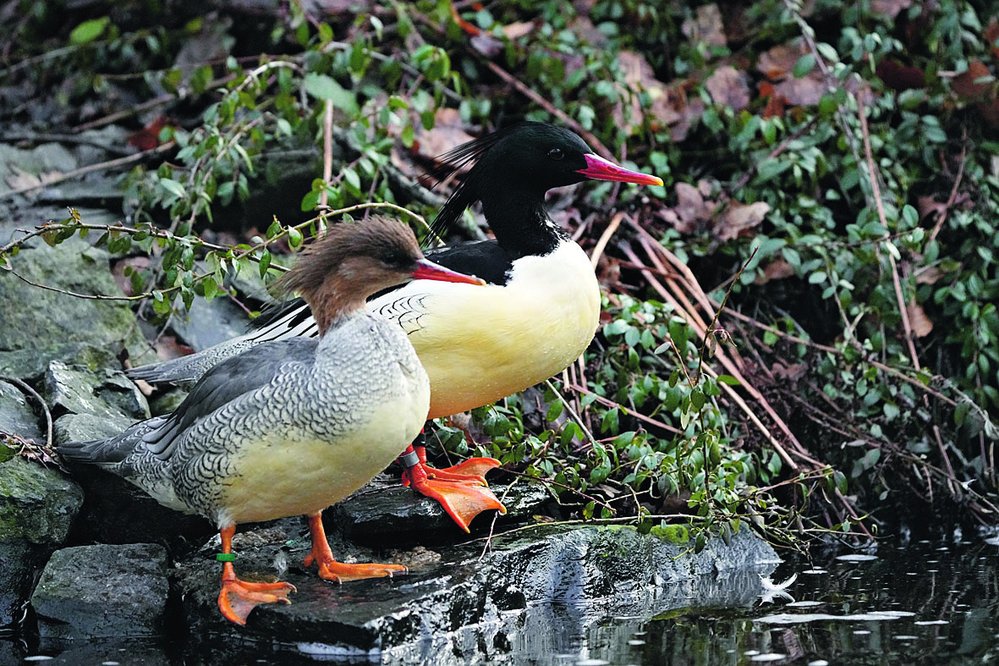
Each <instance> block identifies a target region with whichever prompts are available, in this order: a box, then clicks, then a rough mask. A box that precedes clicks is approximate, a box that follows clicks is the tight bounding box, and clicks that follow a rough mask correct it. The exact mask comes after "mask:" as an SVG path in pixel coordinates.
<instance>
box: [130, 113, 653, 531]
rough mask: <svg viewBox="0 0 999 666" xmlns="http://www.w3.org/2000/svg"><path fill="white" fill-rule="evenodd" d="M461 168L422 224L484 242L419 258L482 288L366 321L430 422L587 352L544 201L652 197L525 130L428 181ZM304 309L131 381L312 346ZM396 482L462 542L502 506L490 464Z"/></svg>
mask: <svg viewBox="0 0 999 666" xmlns="http://www.w3.org/2000/svg"><path fill="white" fill-rule="evenodd" d="M465 167H470V169H469V171H468V172H467V174H466V175H465V177H464V178H463V180H462V182H461V184H460V185H459V186H458V187H457V189H455V191H454V193H453V194H452V195H451V196H450V198H449V199H448V200H447V202H446V203H445V205H444V207H443V208H442V209H441V211H440V213H439V214H438V216H437V218H436V220H435V221H434V224H433V231H434V232H436V233H437V235H441V234H442V232H444V231H445V230H447V229H448V228H449V227H450V226H452V225H453V224H454V222H455V221H456V220H457V218H458V217H459V216H460V215H461V214H462V213H463V212H464V210H465V209H466V208H467V207H468V206H470V205H472V204H474V203H475V202H476V201H481V202H482V212H483V214H484V215H485V217H486V220H487V221H488V223H489V226H490V227H491V228H492V230H493V233H494V235H495V240H485V241H477V242H469V243H459V244H456V245H449V246H445V247H440V248H435V249H431V250H427V251H426V255H427V257H429V258H432V259H433V260H434V261H436V262H437V263H439V264H441V265H443V266H447V267H449V268H451V269H453V270H457V271H462V272H466V273H471V274H474V275H477V276H478V277H481V278H484V279H485V280H487V281H488V282H489V283H490V284H489V286H487V287H485V288H476V289H472V288H468V287H466V286H465V285H459V284H444V283H439V282H423V281H415V282H410V283H409V284H407V285H405V286H404V287H401V288H399V289H395V290H392V291H390V292H388V293H385V294H381V295H379V296H378V297H377V298H374V299H372V300H371V301H370V302H369V303H368V309H369V311H371V312H376V313H378V314H380V315H382V316H384V317H386V318H388V319H390V320H392V321H394V322H396V323H397V324H398V325H399V326H400V327H402V329H403V330H405V331H406V333H407V334H408V335H409V339H410V342H412V343H413V346H414V347H415V348H416V352H417V354H418V355H419V357H420V360H421V362H422V363H423V366H424V367H425V368H426V370H427V374H428V375H429V376H430V387H431V392H430V411H429V414H428V416H427V418H428V419H432V418H438V417H442V416H449V415H451V414H456V413H459V412H463V411H466V410H469V409H472V408H474V407H480V406H482V405H485V404H489V403H490V402H494V401H496V400H499V399H501V398H503V397H505V396H507V395H510V394H512V393H516V392H518V391H522V390H524V389H526V388H528V387H530V386H533V385H534V384H537V383H538V382H541V381H544V380H545V379H548V378H549V377H551V376H553V375H555V374H557V373H559V372H561V371H562V370H564V369H565V368H566V367H567V366H568V365H569V364H570V363H572V362H573V361H574V360H576V359H577V358H578V357H579V356H580V354H582V353H583V351H584V350H585V349H586V347H587V346H588V345H589V343H590V340H592V339H593V335H594V333H595V332H596V328H597V324H598V319H599V314H600V289H599V286H598V284H597V279H596V276H595V274H594V271H593V267H592V266H591V264H590V260H589V258H588V257H587V256H586V253H584V252H583V250H582V248H580V247H579V245H577V244H576V243H575V242H574V241H573V240H572V239H570V238H569V237H568V235H567V234H566V233H565V232H564V231H563V230H562V229H561V228H560V227H559V226H558V225H557V224H556V223H555V222H554V221H553V220H552V219H551V218H550V217H549V216H548V212H547V210H546V208H545V193H546V192H547V191H548V190H550V189H552V188H554V187H560V186H564V185H572V184H574V183H579V182H582V181H583V180H587V179H590V180H607V181H619V182H625V183H638V184H644V185H662V184H663V182H662V180H661V179H660V178H657V177H656V176H651V175H647V174H643V173H638V172H636V171H631V170H629V169H625V168H623V167H620V166H618V165H616V164H614V163H613V162H610V161H608V160H606V159H604V158H602V157H599V156H598V155H596V154H594V153H593V151H592V150H591V149H590V148H589V146H587V145H586V143H585V142H584V141H583V140H582V139H580V138H579V137H578V136H577V135H576V134H574V133H573V132H571V131H569V130H567V129H563V128H560V127H556V126H553V125H548V124H545V123H536V122H525V123H521V124H519V125H514V126H512V127H509V128H507V129H503V130H500V131H498V132H495V133H493V134H489V135H487V136H484V137H482V138H480V139H477V140H474V141H471V142H469V143H466V144H463V145H462V146H459V147H458V148H456V149H455V150H453V151H451V152H450V153H447V154H445V155H443V156H442V158H441V166H440V167H439V168H438V169H437V170H435V173H434V175H435V176H437V177H438V178H439V179H443V178H444V177H445V176H447V175H449V174H452V173H455V172H457V171H459V170H460V169H463V168H465ZM315 333H316V325H315V322H314V321H313V320H312V318H311V317H310V316H309V313H308V310H307V309H306V308H305V307H304V306H293V308H291V309H289V310H287V311H285V312H284V313H282V314H281V315H279V316H278V317H276V318H274V319H273V320H271V321H270V322H269V323H268V324H266V325H265V326H264V327H262V328H260V329H258V330H255V331H253V332H251V333H249V334H247V335H244V336H242V337H239V338H235V339H233V340H230V341H227V342H223V343H221V344H219V345H216V346H215V347H211V348H209V349H206V350H204V351H202V352H199V353H197V354H193V355H191V356H185V357H183V358H179V359H174V360H172V361H166V362H163V363H158V364H155V365H150V366H144V367H141V368H136V369H133V370H132V371H131V372H130V373H129V374H130V375H131V376H132V377H133V378H136V379H144V380H146V381H150V382H154V383H155V382H178V381H186V380H191V379H195V378H197V377H198V376H199V375H200V374H201V373H202V372H204V371H205V369H207V368H210V367H212V366H213V365H214V364H215V363H217V362H218V361H219V360H220V359H223V358H227V357H228V356H229V355H231V354H233V353H239V352H240V351H242V350H244V349H247V348H249V347H252V346H253V345H255V344H258V343H260V342H263V341H266V340H275V339H284V338H286V337H288V336H309V335H315ZM402 461H403V464H404V465H405V467H406V471H405V472H404V473H403V481H404V483H406V484H407V485H411V486H412V487H413V488H414V489H415V490H417V491H418V492H420V493H422V494H424V495H426V496H428V497H432V498H434V499H436V500H437V501H438V502H440V503H441V505H442V506H443V508H444V509H445V510H446V511H447V512H448V514H449V515H450V516H451V517H452V518H453V519H454V520H455V522H457V523H458V525H459V526H461V527H462V528H463V529H464V530H465V531H468V523H469V522H470V521H471V519H472V518H474V517H475V516H476V515H477V514H478V513H479V512H481V511H483V510H485V509H488V508H499V509H501V510H502V508H501V507H502V505H501V504H500V503H499V502H498V500H496V498H495V496H494V495H493V494H492V492H491V491H489V490H488V488H484V487H482V486H485V479H484V478H483V475H484V474H485V473H486V471H488V470H489V469H491V468H492V467H495V466H497V465H498V464H499V462H498V461H496V460H493V459H491V458H473V459H472V460H468V461H465V462H464V463H461V464H459V465H456V466H454V467H451V468H447V469H445V470H436V469H434V468H432V467H429V466H427V465H426V453H425V450H424V448H423V447H422V446H417V447H415V450H414V449H413V448H407V450H406V453H405V454H404V455H403V457H402Z"/></svg>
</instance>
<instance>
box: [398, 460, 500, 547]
mask: <svg viewBox="0 0 999 666" xmlns="http://www.w3.org/2000/svg"><path fill="white" fill-rule="evenodd" d="M400 459H401V460H402V462H403V464H404V465H405V466H406V467H407V469H406V471H404V472H403V473H402V483H403V485H404V486H411V487H412V488H413V490H415V491H416V492H418V493H420V494H421V495H425V496H427V497H429V498H430V499H433V500H436V501H437V502H439V503H440V505H441V507H442V508H443V509H444V511H445V512H446V513H447V515H449V516H451V519H452V520H453V521H454V522H456V523H458V526H459V527H460V528H461V529H463V530H465V531H466V532H468V531H469V529H468V524H469V523H470V522H472V519H473V518H475V517H476V516H477V515H479V514H480V513H482V512H483V511H488V510H489V509H496V510H498V511H499V512H500V513H506V507H504V506H503V504H502V503H500V501H499V500H498V499H497V498H496V495H494V494H493V491H491V490H490V489H489V488H488V486H486V480H485V473H486V472H488V471H489V470H490V469H493V468H495V467H498V466H499V464H500V463H499V461H498V460H494V459H493V458H472V459H470V460H466V461H465V462H463V463H461V464H459V465H455V466H454V467H448V468H447V469H443V470H439V469H434V468H433V467H430V466H429V465H427V464H426V463H427V453H426V448H425V447H423V446H415V447H414V446H412V445H410V446H409V447H407V448H406V451H405V453H403V454H402V456H400Z"/></svg>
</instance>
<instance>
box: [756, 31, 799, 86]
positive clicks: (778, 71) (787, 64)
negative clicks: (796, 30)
mask: <svg viewBox="0 0 999 666" xmlns="http://www.w3.org/2000/svg"><path fill="white" fill-rule="evenodd" d="M806 53H808V46H807V45H806V44H805V42H804V40H801V39H795V40H793V41H790V42H788V43H787V44H778V45H777V46H775V47H773V48H772V49H770V50H769V51H764V52H763V53H761V54H760V59H759V60H757V61H756V70H757V71H758V72H760V73H761V74H763V75H764V76H766V77H767V78H769V79H770V80H771V81H779V80H780V79H783V78H785V77H787V76H788V75H790V73H791V70H792V69H793V68H794V63H796V62H798V58H800V57H801V56H803V55H805V54H806Z"/></svg>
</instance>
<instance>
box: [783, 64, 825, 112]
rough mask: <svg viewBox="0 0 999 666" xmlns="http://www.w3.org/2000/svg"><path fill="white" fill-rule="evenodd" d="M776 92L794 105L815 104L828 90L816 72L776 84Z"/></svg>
mask: <svg viewBox="0 0 999 666" xmlns="http://www.w3.org/2000/svg"><path fill="white" fill-rule="evenodd" d="M774 92H775V93H776V94H778V95H780V96H781V97H782V98H784V100H785V101H786V102H787V103H788V104H791V105H793V106H815V105H816V104H818V103H819V100H821V99H822V95H824V94H825V92H826V85H825V83H824V82H823V81H822V78H821V76H820V75H817V74H816V73H815V72H813V73H812V74H809V75H808V76H806V77H805V78H803V79H796V78H794V77H791V78H789V79H785V80H783V81H781V82H780V83H778V84H777V85H775V86H774Z"/></svg>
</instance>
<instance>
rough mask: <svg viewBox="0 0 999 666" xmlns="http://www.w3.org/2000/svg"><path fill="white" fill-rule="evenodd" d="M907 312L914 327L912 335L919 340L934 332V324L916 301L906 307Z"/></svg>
mask: <svg viewBox="0 0 999 666" xmlns="http://www.w3.org/2000/svg"><path fill="white" fill-rule="evenodd" d="M905 311H906V313H907V314H908V315H909V323H910V324H911V325H912V334H913V335H915V336H916V337H917V338H925V337H926V336H927V335H929V334H930V333H931V332H932V331H933V322H932V321H930V318H929V317H927V316H926V311H925V310H923V307H922V306H921V305H920V304H919V303H916V302H915V301H910V302H909V303H908V304H907V305H906V306H905Z"/></svg>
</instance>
